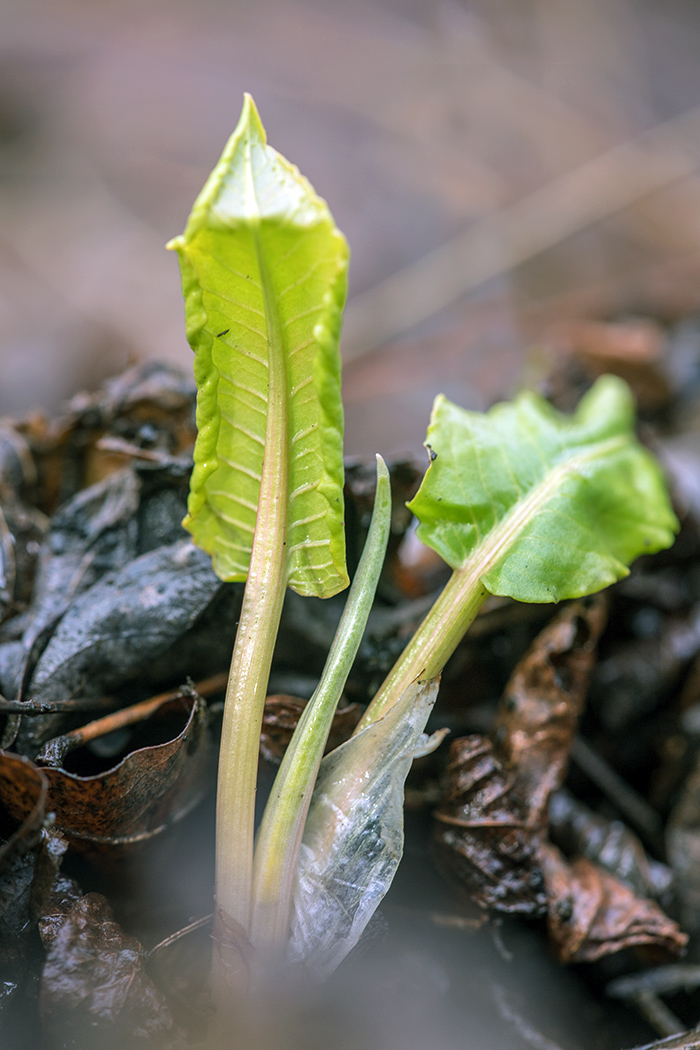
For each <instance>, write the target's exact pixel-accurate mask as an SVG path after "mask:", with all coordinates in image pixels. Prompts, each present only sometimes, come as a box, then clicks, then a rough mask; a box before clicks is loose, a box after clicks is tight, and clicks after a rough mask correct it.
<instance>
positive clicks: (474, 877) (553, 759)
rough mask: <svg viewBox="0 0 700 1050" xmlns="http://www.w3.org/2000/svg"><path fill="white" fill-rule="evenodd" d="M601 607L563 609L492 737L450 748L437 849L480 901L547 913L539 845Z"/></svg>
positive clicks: (508, 698) (517, 677)
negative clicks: (538, 862) (491, 738)
mask: <svg viewBox="0 0 700 1050" xmlns="http://www.w3.org/2000/svg"><path fill="white" fill-rule="evenodd" d="M605 608H606V605H605V601H604V599H601V598H600V597H594V598H589V599H585V600H583V601H578V602H573V603H572V604H571V605H568V606H565V607H564V608H563V609H562V610H561V611H560V612H559V613H558V614H557V615H556V616H555V617H554V619H553V620H552V621H551V623H550V624H549V625H548V626H547V627H545V629H544V630H543V631H542V632H541V633H540V634H539V635H538V636H537V638H536V639H535V641H534V643H533V644H532V646H531V647H530V649H529V650H528V652H527V653H526V654H525V656H524V657H523V658H522V660H521V661H520V663H519V664H518V665H517V667H516V668H515V671H514V672H513V674H512V676H511V678H510V681H509V682H508V685H507V686H506V690H505V693H504V695H503V698H502V700H501V703H500V705H499V709H498V716H497V720H496V726H495V731H494V734H493V737H494V741H495V743H493V744H492V743H491V742H490V741H489V740H488V739H486V738H484V737H477V736H474V737H465V738H464V739H462V740H456V741H454V743H453V744H452V747H451V748H450V764H449V766H448V769H447V788H446V793H445V798H444V801H443V804H442V805H441V806H440V807H439V809H438V810H437V812H436V814H435V817H436V828H435V842H436V849H437V854H438V858H439V861H440V863H441V865H442V867H443V868H445V869H446V870H447V871H449V872H450V873H451V874H452V875H454V876H455V877H456V878H457V879H458V880H459V881H460V882H461V883H462V884H463V885H465V886H466V887H467V889H468V890H469V892H470V893H471V894H472V896H473V898H474V900H475V901H476V902H477V903H478V904H479V905H480V906H481V907H484V908H492V909H495V910H498V911H505V912H520V913H522V914H527V915H540V914H543V912H544V911H545V908H546V894H545V890H544V883H543V879H542V873H541V871H540V869H539V866H538V864H537V859H536V853H537V847H538V843H539V841H540V838H541V837H542V835H543V833H544V829H545V826H546V822H547V805H548V802H549V796H550V794H551V792H552V791H553V790H554V789H555V788H557V787H559V785H560V784H561V781H562V779H563V776H564V772H565V769H566V763H567V760H568V756H569V750H570V747H571V741H572V739H573V734H574V732H575V729H576V724H577V721H578V718H579V715H580V713H581V708H582V706H583V698H584V695H585V690H586V686H587V683H588V678H589V675H590V672H591V668H592V666H593V661H594V659H595V645H596V642H597V639H598V636H599V634H600V631H601V630H602V627H603V624H604V621H605Z"/></svg>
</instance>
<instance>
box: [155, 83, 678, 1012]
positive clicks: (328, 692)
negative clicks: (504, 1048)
mask: <svg viewBox="0 0 700 1050" xmlns="http://www.w3.org/2000/svg"><path fill="white" fill-rule="evenodd" d="M169 247H172V248H174V249H175V250H176V251H177V252H178V255H179V258H180V267H181V273H182V285H183V293H184V297H185V312H186V323H187V337H188V339H189V342H190V344H191V346H192V349H193V350H194V352H195V364H194V369H195V378H196V380H197V386H198V401H197V426H198V438H197V442H196V446H195V465H194V471H193V474H192V481H191V488H190V497H189V513H188V516H187V518H186V520H185V525H186V527H187V528H188V529H189V530H190V532H191V533H192V536H193V539H194V541H195V543H197V544H198V545H199V546H201V547H202V548H203V549H204V550H206V551H208V552H209V553H210V554H211V555H212V559H213V564H214V568H215V570H216V572H217V573H218V575H219V576H220V577H221V579H223V580H239V581H243V580H245V581H246V587H245V594H244V599H243V607H242V612H241V618H240V624H239V627H238V631H237V634H236V639H235V646H234V650H233V657H232V661H231V671H230V677H229V684H228V689H227V695H226V706H225V713H224V723H223V731H222V741H221V757H220V765H219V783H218V801H217V844H216V851H217V859H216V906H217V919H216V928H215V952H214V977H215V986H216V987H218V988H219V991H220V993H221V994H222V995H223V994H225V990H226V988H227V987H228V986H237V987H238V988H240V987H241V984H242V983H244V982H245V980H246V973H247V970H248V969H249V968H250V952H251V949H252V952H253V953H254V955H255V957H256V959H257V960H260V959H262V960H263V961H264V962H266V961H268V960H271V961H273V962H276V961H278V960H279V959H281V958H282V957H284V956H285V954H286V957H287V958H289V959H297V960H301V961H302V962H303V963H304V964H305V965H306V967H307V968H308V969H310V970H311V971H313V972H316V973H317V974H319V975H323V974H327V973H329V972H330V971H332V970H333V969H334V968H335V966H337V965H338V963H339V962H340V961H341V960H342V958H343V957H344V956H345V955H346V954H347V952H348V951H350V950H351V948H352V947H353V945H354V944H355V943H356V942H357V940H358V938H359V937H360V935H361V933H362V930H363V929H364V927H365V925H366V923H367V922H368V921H369V918H370V917H371V914H372V912H373V911H374V909H375V908H376V906H377V904H378V903H379V901H380V900H381V898H382V896H383V895H384V893H385V892H386V890H387V888H388V886H389V884H390V882H391V879H392V878H393V874H394V872H395V870H396V866H397V865H398V862H399V859H400V856H401V850H402V844H403V822H402V800H403V785H404V781H405V778H406V775H407V773H408V769H409V767H410V764H411V762H412V760H413V758H414V757H415V755H416V754H417V753H418V752H419V751H420V750H421V748H422V749H430V748H432V747H434V746H437V743H439V740H440V739H442V734H435V735H434V737H433V738H431V739H430V740H429V741H426V740H425V739H424V737H423V731H424V728H425V724H426V722H427V719H428V715H429V713H430V710H431V708H432V705H433V703H434V701H435V697H436V694H437V678H438V676H439V674H440V671H441V670H442V667H443V666H444V664H445V662H446V660H447V659H448V658H449V656H450V655H451V653H452V652H453V651H454V649H455V647H456V645H457V644H458V642H459V641H460V639H461V638H462V636H463V634H464V632H465V631H466V629H467V628H468V626H469V624H470V623H471V621H472V620H473V619H474V617H475V616H476V614H477V612H478V610H479V608H480V606H481V604H482V602H483V601H484V599H485V598H486V596H487V595H488V594H498V595H507V596H510V597H512V598H515V599H517V600H519V601H526V602H555V601H560V600H561V599H564V598H573V597H580V596H582V595H585V594H591V593H593V592H594V591H597V590H599V589H601V588H602V587H606V586H608V585H609V584H610V583H612V582H614V581H615V580H617V579H620V578H621V577H622V576H624V575H626V574H627V572H628V568H627V566H628V565H629V563H630V562H631V561H632V560H633V559H634V558H635V557H637V555H639V554H641V553H652V552H653V551H657V550H660V549H662V548H664V547H667V546H669V545H670V544H671V543H672V542H673V535H674V531H675V530H676V528H677V522H676V519H675V517H674V515H673V512H672V510H671V508H670V505H669V501H668V496H667V494H666V490H665V486H664V482H663V479H662V477H661V473H660V471H659V468H658V466H657V464H656V463H655V461H654V460H653V458H652V457H651V455H650V454H649V453H648V452H647V451H646V450H644V449H643V448H642V447H641V446H640V445H639V444H638V443H637V441H636V439H635V437H634V430H633V425H634V419H633V406H632V400H631V396H630V394H629V391H628V389H627V387H626V386H625V384H624V383H623V382H622V381H620V380H618V379H615V378H613V377H610V376H608V377H604V378H603V379H601V380H599V381H598V383H596V385H595V386H594V387H593V389H592V390H591V391H590V392H589V393H588V394H587V395H586V397H585V398H584V399H583V400H582V401H581V404H580V405H579V407H578V409H577V411H576V413H575V414H574V415H573V416H571V417H568V416H564V415H562V414H560V413H559V412H557V411H555V410H554V409H553V408H551V406H549V405H548V404H547V403H546V402H545V401H544V400H543V399H542V398H539V397H537V396H536V395H534V394H523V395H521V396H520V397H519V398H517V399H516V400H515V401H514V402H513V403H512V404H504V405H497V406H496V407H495V408H493V409H492V410H491V411H490V412H488V413H485V414H482V413H476V412H465V411H463V410H462V409H460V408H458V407H457V406H455V405H453V404H451V403H450V402H449V401H447V400H446V399H445V398H443V397H439V398H438V399H437V400H436V403H435V408H434V411H433V417H432V421H431V424H430V428H429V431H428V439H427V447H428V448H429V449H430V456H431V463H430V466H429V468H428V471H427V473H426V476H425V479H424V481H423V484H422V486H421V488H420V491H419V492H418V494H417V496H416V497H415V499H414V500H413V502H412V503H411V504H410V507H411V509H412V510H413V511H414V513H415V514H416V516H417V517H418V519H419V521H420V525H419V529H418V536H419V538H420V539H421V540H423V541H424V542H425V543H427V544H428V545H430V546H431V547H433V548H434V549H435V550H436V551H437V552H438V553H439V554H440V555H441V556H442V557H443V558H444V559H445V561H447V563H448V564H449V565H450V566H451V567H452V569H453V575H452V577H451V579H450V581H449V582H448V584H447V586H446V587H445V589H444V591H443V592H442V594H441V595H440V597H439V598H438V599H437V601H436V603H435V605H434V607H433V609H432V610H431V612H430V613H429V614H428V616H427V617H426V619H425V621H424V623H423V624H422V626H421V627H420V628H419V629H418V631H417V632H416V634H415V635H414V637H413V639H412V640H411V642H410V643H409V645H408V646H407V648H406V649H405V651H404V653H403V654H402V656H401V657H400V658H399V660H398V662H397V664H396V666H395V668H394V669H393V671H392V672H391V673H390V675H389V676H388V678H387V680H386V681H385V683H384V685H383V686H382V687H381V689H380V690H379V692H378V694H377V696H376V697H375V699H374V701H373V702H372V703H371V704H370V706H369V708H368V709H367V712H366V714H365V716H364V718H363V720H362V722H361V723H360V726H359V727H358V731H357V732H356V734H355V736H354V737H353V738H352V739H351V740H349V741H347V742H346V743H345V744H343V745H342V746H341V747H340V748H337V749H336V751H334V752H332V753H331V754H330V755H328V756H326V758H325V759H323V761H322V760H321V756H322V754H323V750H324V747H325V744H326V739H327V736H328V731H329V728H330V724H331V721H332V718H333V713H334V710H335V707H336V704H337V702H338V700H339V698H340V695H341V692H342V689H343V686H344V684H345V681H346V678H347V675H348V673H349V670H350V667H351V665H352V662H353V660H354V658H355V655H356V653H357V650H358V647H359V643H360V640H361V637H362V633H363V631H364V628H365V624H366V620H367V616H368V613H369V610H370V607H371V604H372V601H373V597H374V592H375V589H376V584H377V580H378V577H379V573H380V570H381V565H382V562H383V558H384V553H385V548H386V542H387V536H388V531H389V519H390V494H389V478H388V473H387V470H386V467H385V466H384V464H383V461H381V459H379V457H378V467H377V493H376V498H375V509H374V516H373V519H372V524H371V527H370V532H369V536H368V541H367V545H366V548H365V552H364V554H363V557H362V560H361V563H360V566H359V568H358V571H357V573H356V576H355V579H354V582H353V586H352V588H351V590H350V593H349V597H348V600H347V603H346V608H345V612H344V615H343V618H342V620H341V623H340V626H339V629H338V634H337V636H336V639H335V641H334V643H333V646H332V649H331V652H330V654H329V657H328V661H327V664H326V668H325V670H324V672H323V676H322V679H321V681H320V683H319V685H318V688H317V689H316V692H315V693H314V696H313V697H312V699H311V700H310V701H309V704H308V706H307V707H306V709H305V711H304V714H303V717H302V718H301V720H300V722H299V726H298V728H297V730H296V732H295V734H294V736H293V738H292V742H291V744H290V746H289V748H288V750H287V753H286V755H285V758H284V760H283V762H282V765H281V767H280V770H279V773H278V776H277V779H276V781H275V785H274V787H273V790H272V793H271V796H270V799H269V801H268V804H267V808H266V810H265V813H264V816H263V820H262V824H261V827H260V830H259V832H258V838H257V843H255V842H254V800H255V784H256V773H257V762H258V749H259V738H260V728H261V722H262V715H263V704H264V700H265V695H266V690H267V684H268V679H269V673H270V666H271V661H272V653H273V648H274V644H275V639H276V636H277V630H278V626H279V622H280V616H281V611H282V603H283V600H284V594H285V591H286V588H287V587H291V588H293V589H294V590H296V591H297V592H298V593H299V594H302V595H315V596H318V597H330V596H332V595H334V594H336V593H338V592H339V591H340V590H342V589H343V588H344V587H345V586H346V585H347V583H348V578H347V572H346V567H345V538H344V526H343V495H342V486H343V460H342V426H343V412H342V403H341V398H340V356H339V352H338V342H339V335H340V324H341V312H342V308H343V304H344V300H345V293H346V274H347V263H348V250H347V245H346V243H345V240H344V238H343V236H342V234H341V233H340V232H339V231H338V230H337V229H336V227H335V224H334V222H333V219H332V217H331V215H330V212H329V211H328V208H327V206H326V204H325V202H324V201H322V200H321V199H320V198H319V197H317V196H316V194H315V192H314V191H313V189H312V188H311V186H310V185H309V183H308V182H307V181H306V179H304V178H303V177H302V176H301V175H300V174H299V172H298V171H297V169H296V168H294V167H292V166H291V165H290V164H288V163H287V161H285V160H284V159H283V158H282V157H280V156H279V154H277V153H276V152H275V151H274V150H273V149H271V148H270V147H269V146H267V144H266V139H265V133H264V130H263V128H262V125H261V123H260V119H259V117H258V114H257V111H256V109H255V105H254V103H253V101H252V99H251V98H250V97H249V96H246V99H245V103H244V107H243V113H242V116H241V119H240V122H239V124H238V127H237V128H236V130H235V132H234V133H233V135H232V137H231V139H230V141H229V142H228V144H227V146H226V148H225V150H224V153H223V155H222V157H221V160H220V161H219V163H218V164H217V166H216V167H215V169H214V171H213V172H212V174H211V176H210V177H209V179H208V181H207V183H206V185H205V187H204V189H203V190H202V192H201V194H200V195H199V197H198V198H197V201H196V203H195V205H194V208H193V211H192V214H191V216H190V219H189V221H188V224H187V227H186V230H185V233H184V234H183V235H182V236H181V237H177V238H175V239H174V240H173V241H171V242H170V245H169ZM314 784H315V788H314ZM312 792H313V794H312ZM255 965H259V963H256V964H255Z"/></svg>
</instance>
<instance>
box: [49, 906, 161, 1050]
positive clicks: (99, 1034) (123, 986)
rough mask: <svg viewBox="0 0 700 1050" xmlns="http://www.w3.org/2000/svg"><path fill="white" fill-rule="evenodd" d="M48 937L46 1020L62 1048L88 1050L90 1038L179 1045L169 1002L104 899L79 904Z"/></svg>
mask: <svg viewBox="0 0 700 1050" xmlns="http://www.w3.org/2000/svg"><path fill="white" fill-rule="evenodd" d="M43 936H44V937H45V939H46V946H47V955H46V962H45V964H44V971H43V975H42V980H41V994H40V1006H41V1015H42V1020H43V1023H44V1028H45V1030H46V1031H50V1032H51V1035H52V1039H53V1040H55V1041H56V1043H57V1044H58V1043H59V1040H63V1042H61V1043H60V1045H85V1044H84V1043H83V1039H85V1038H86V1036H87V1035H88V1034H89V1036H90V1040H91V1044H92V1045H94V1041H95V1040H96V1039H98V1040H99V1044H100V1046H105V1044H106V1045H107V1046H110V1047H112V1046H121V1047H123V1046H125V1045H128V1046H129V1048H130V1050H131V1048H132V1047H134V1046H136V1045H139V1042H138V1041H140V1040H143V1041H144V1042H145V1041H146V1040H148V1039H151V1038H153V1037H156V1039H158V1038H159V1037H161V1038H163V1039H166V1038H167V1045H168V1046H169V1047H172V1046H173V1045H176V1044H177V1043H178V1042H179V1033H178V1032H177V1029H176V1028H175V1024H174V1022H173V1018H172V1015H171V1013H170V1010H169V1008H168V1005H167V1003H166V1001H165V999H164V998H163V996H162V995H161V994H160V992H158V991H157V990H156V988H155V986H154V985H153V983H152V981H151V980H150V978H149V977H148V975H147V973H146V971H145V969H144V966H143V960H142V949H141V945H140V943H139V942H138V941H137V939H136V938H135V937H130V936H129V935H128V934H126V933H124V931H123V930H122V929H121V927H120V926H119V925H118V924H117V922H116V921H115V919H114V915H113V914H112V911H111V908H110V907H109V904H108V903H107V901H106V900H105V898H104V897H103V896H102V895H101V894H99V893H88V894H87V895H86V896H84V897H81V898H80V899H79V900H77V901H75V902H74V903H73V904H72V906H71V907H70V908H69V909H68V911H67V912H65V913H63V914H59V919H58V920H57V922H56V923H55V924H54V925H51V926H48V925H47V926H45V928H44V930H43ZM81 1037H82V1038H81ZM125 1040H129V1042H128V1043H125ZM66 1041H69V1042H68V1043H66ZM149 1045H152V1044H151V1043H149Z"/></svg>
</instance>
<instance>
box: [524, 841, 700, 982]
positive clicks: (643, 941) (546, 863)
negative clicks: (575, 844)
mask: <svg viewBox="0 0 700 1050" xmlns="http://www.w3.org/2000/svg"><path fill="white" fill-rule="evenodd" d="M538 861H539V864H540V866H541V868H542V871H543V872H544V878H545V883H546V886H547V893H548V896H549V911H548V926H549V934H550V937H551V939H552V942H553V944H554V946H555V948H556V950H557V953H558V955H559V958H560V960H561V961H562V962H563V963H569V962H594V961H595V960H596V959H600V958H602V957H603V956H604V955H611V954H612V953H613V952H618V951H620V950H621V949H622V948H631V947H635V946H639V945H644V946H651V947H654V948H657V949H659V951H660V952H661V953H663V954H664V955H679V954H680V953H681V952H682V951H683V949H684V948H685V945H686V943H687V941H688V938H687V936H686V934H684V933H682V932H681V930H680V928H679V927H678V925H677V924H676V923H675V922H673V921H672V920H671V919H669V918H668V916H666V915H664V913H663V912H662V911H661V909H660V908H659V906H658V905H657V904H655V903H654V901H651V900H648V899H645V898H642V897H638V896H637V895H636V894H635V893H634V891H633V890H632V889H631V888H630V887H629V886H627V885H626V884H625V883H623V882H621V881H620V880H619V879H616V878H615V877H614V876H613V875H610V874H609V873H608V872H606V871H603V870H602V868H599V867H598V866H597V865H596V864H592V863H591V861H589V860H586V859H585V858H583V857H579V858H578V859H577V860H575V861H573V862H572V863H571V864H569V863H568V862H567V861H566V860H565V859H564V856H563V854H562V853H560V851H559V850H558V849H557V848H556V847H555V846H552V845H550V844H549V843H543V844H542V845H541V847H540V849H539V851H538Z"/></svg>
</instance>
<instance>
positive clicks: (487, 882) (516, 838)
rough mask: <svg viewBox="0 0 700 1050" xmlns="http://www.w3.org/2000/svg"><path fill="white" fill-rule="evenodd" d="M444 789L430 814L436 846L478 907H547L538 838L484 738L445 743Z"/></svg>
mask: <svg viewBox="0 0 700 1050" xmlns="http://www.w3.org/2000/svg"><path fill="white" fill-rule="evenodd" d="M447 785H448V786H447V790H446V793H445V797H444V800H443V803H442V805H441V806H440V807H439V808H438V809H437V811H436V812H435V821H436V823H435V838H434V841H435V849H436V853H437V857H438V861H439V863H440V865H441V867H442V868H443V869H445V870H446V871H447V872H448V873H449V874H451V875H452V876H453V877H455V878H456V879H457V880H458V881H459V882H460V884H461V885H463V886H465V887H466V889H467V890H468V891H469V892H470V894H471V895H472V897H473V899H474V900H475V901H476V903H477V904H479V905H480V907H482V908H491V909H494V910H496V911H502V912H518V913H520V914H524V915H542V914H543V913H544V911H545V909H546V906H547V897H546V894H545V892H544V881H543V878H542V873H541V872H540V870H539V867H538V865H537V859H536V851H537V840H536V838H535V836H533V833H532V830H531V829H530V828H528V827H527V826H526V824H525V821H524V820H523V812H522V806H521V804H520V800H519V798H518V797H517V796H516V795H514V794H513V790H512V789H513V776H512V774H509V773H508V772H507V771H506V770H505V769H504V767H503V765H502V764H501V763H500V762H499V760H498V759H497V757H496V756H495V754H494V749H493V744H492V743H491V741H490V740H488V739H487V738H486V737H482V736H468V737H462V738H461V739H460V740H455V741H454V742H453V743H452V746H451V747H450V762H449V765H448V767H447Z"/></svg>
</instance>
